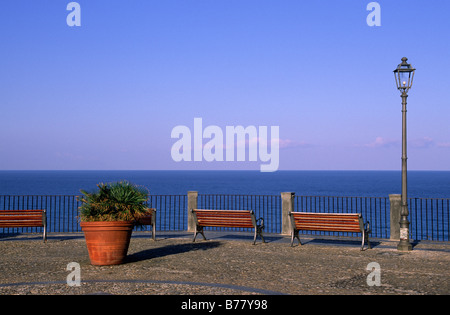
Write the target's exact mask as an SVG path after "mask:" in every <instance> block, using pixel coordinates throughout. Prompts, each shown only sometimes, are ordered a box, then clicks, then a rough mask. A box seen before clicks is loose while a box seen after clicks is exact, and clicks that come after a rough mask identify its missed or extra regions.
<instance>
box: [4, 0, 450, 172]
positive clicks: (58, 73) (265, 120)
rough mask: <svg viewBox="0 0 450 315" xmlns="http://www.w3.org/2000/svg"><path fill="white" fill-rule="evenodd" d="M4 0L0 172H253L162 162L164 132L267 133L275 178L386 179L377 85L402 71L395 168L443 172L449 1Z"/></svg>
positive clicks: (386, 91)
mask: <svg viewBox="0 0 450 315" xmlns="http://www.w3.org/2000/svg"><path fill="white" fill-rule="evenodd" d="M69 2H70V1H68V0H27V1H25V0H14V1H13V0H4V1H2V4H1V7H0V108H1V114H0V169H2V170H20V169H27V170H28V169H31V170H34V169H36V170H40V169H44V170H47V169H58V170H60V169H61V170H76V169H85V170H88V169H93V170H98V169H120V170H127V169H145V170H147V169H174V170H176V169H259V166H260V164H261V163H259V162H226V161H225V162H183V161H182V162H178V163H177V162H174V161H173V160H172V158H171V147H172V145H173V144H174V143H175V141H176V139H172V138H171V131H172V129H173V128H174V127H176V126H178V125H184V126H187V127H189V128H191V129H192V130H193V123H194V118H196V117H200V118H202V120H203V125H204V127H206V126H208V125H216V126H219V127H221V128H223V130H225V128H226V126H237V125H242V126H244V127H245V126H279V131H280V151H279V152H280V153H279V154H280V165H279V169H280V170H290V169H298V170H329V169H330V170H400V166H401V159H400V157H401V98H400V93H399V92H398V91H397V90H396V88H395V82H394V76H393V73H392V71H393V70H394V69H395V68H396V66H397V65H398V64H399V63H400V61H401V60H400V59H401V58H402V57H404V56H406V57H408V59H409V62H411V64H412V65H413V66H414V67H415V68H417V72H416V77H415V82H414V86H413V88H412V89H411V91H410V93H409V98H408V169H411V170H450V163H449V161H450V128H449V118H450V101H449V99H450V98H449V97H450V96H447V95H446V94H447V93H448V91H449V87H450V76H449V75H448V74H447V71H448V69H450V62H449V57H450V53H449V52H450V41H449V34H450V19H449V12H450V2H449V1H448V0H433V1H425V0H410V1H387V0H380V1H377V2H378V3H379V4H380V7H381V26H374V27H369V26H368V25H367V23H366V18H367V15H368V14H369V13H370V12H369V11H367V10H366V6H367V4H368V3H369V2H371V1H369V0H340V1H337V0H301V1H300V0H279V1H274V0H257V1H256V0H182V1H181V0H164V1H163V0H158V1H156V0H145V1H143V0H109V1H106V0H95V1H92V0H90V1H87V0H79V1H77V2H78V3H79V5H80V7H81V26H79V27H76V26H74V27H69V26H68V25H67V23H66V17H67V15H68V14H69V13H70V12H69V11H67V10H66V6H67V4H68V3H69Z"/></svg>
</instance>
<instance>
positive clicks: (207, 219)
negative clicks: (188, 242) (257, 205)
mask: <svg viewBox="0 0 450 315" xmlns="http://www.w3.org/2000/svg"><path fill="white" fill-rule="evenodd" d="M191 211H192V214H193V217H194V220H195V232H194V239H193V240H192V241H193V242H195V238H196V237H197V234H198V233H200V234H201V235H202V236H203V238H204V239H205V240H206V237H205V234H204V233H203V228H204V227H234V228H254V229H255V234H254V238H253V245H255V244H256V237H257V236H258V235H259V236H261V239H262V241H263V243H265V241H264V236H263V235H262V230H263V228H264V220H263V218H259V219H258V220H256V218H255V214H254V212H253V210H203V209H192V210H191Z"/></svg>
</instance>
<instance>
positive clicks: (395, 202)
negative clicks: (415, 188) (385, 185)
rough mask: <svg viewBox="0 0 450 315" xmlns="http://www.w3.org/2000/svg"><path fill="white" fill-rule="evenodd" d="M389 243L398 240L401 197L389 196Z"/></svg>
mask: <svg viewBox="0 0 450 315" xmlns="http://www.w3.org/2000/svg"><path fill="white" fill-rule="evenodd" d="M389 201H390V204H391V206H390V216H391V221H390V230H391V237H390V240H391V241H398V240H400V213H401V210H402V195H389Z"/></svg>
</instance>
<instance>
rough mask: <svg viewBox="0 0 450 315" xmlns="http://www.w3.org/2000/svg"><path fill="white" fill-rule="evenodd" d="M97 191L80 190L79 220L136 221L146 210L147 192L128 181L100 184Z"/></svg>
mask: <svg viewBox="0 0 450 315" xmlns="http://www.w3.org/2000/svg"><path fill="white" fill-rule="evenodd" d="M97 187H98V191H94V192H87V191H85V190H83V189H82V190H80V191H81V193H82V194H83V196H81V197H80V198H79V201H81V202H82V205H81V206H80V219H81V221H85V222H92V221H137V220H139V218H140V217H142V216H143V215H144V214H145V212H146V211H147V209H148V206H147V201H148V190H147V189H146V188H145V187H142V186H137V185H134V184H131V183H129V182H128V181H120V182H116V183H108V184H104V183H100V184H98V185H97Z"/></svg>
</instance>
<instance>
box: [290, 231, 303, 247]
mask: <svg viewBox="0 0 450 315" xmlns="http://www.w3.org/2000/svg"><path fill="white" fill-rule="evenodd" d="M294 238H297V239H298V245H299V246H302V242H301V241H300V237H299V236H298V230H293V231H292V234H291V247H293V246H294Z"/></svg>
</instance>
